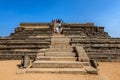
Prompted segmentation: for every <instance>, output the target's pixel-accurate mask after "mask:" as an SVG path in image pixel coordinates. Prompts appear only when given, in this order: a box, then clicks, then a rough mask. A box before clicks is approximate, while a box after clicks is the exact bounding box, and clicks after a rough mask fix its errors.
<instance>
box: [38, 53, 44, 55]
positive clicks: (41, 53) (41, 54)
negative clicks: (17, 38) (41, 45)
mask: <svg viewBox="0 0 120 80" xmlns="http://www.w3.org/2000/svg"><path fill="white" fill-rule="evenodd" d="M37 56H45V53H38V54H37Z"/></svg>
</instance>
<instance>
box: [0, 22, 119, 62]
mask: <svg viewBox="0 0 120 80" xmlns="http://www.w3.org/2000/svg"><path fill="white" fill-rule="evenodd" d="M53 34H54V33H53V28H52V26H51V23H21V24H20V26H19V27H18V28H16V29H15V32H14V33H12V34H11V35H10V36H8V37H6V38H1V39H0V59H20V57H21V55H22V54H24V53H25V54H28V55H29V56H30V57H31V58H33V57H34V58H35V56H36V55H37V54H38V53H40V52H41V50H42V49H48V48H49V49H50V50H52V48H50V47H51V46H50V45H51V38H52V35H53ZM61 34H62V35H64V36H66V37H67V38H69V39H70V44H71V47H74V48H75V47H76V46H78V47H79V48H80V47H81V49H84V50H85V52H86V53H87V55H88V57H89V58H90V59H96V60H99V61H120V38H111V37H110V36H109V35H108V33H107V32H105V31H104V27H98V26H95V25H94V24H93V23H85V24H80V23H79V24H75V23H74V24H70V23H62V32H61ZM76 49H77V48H76ZM68 50H70V49H68ZM63 51H64V50H63ZM79 52H81V51H79ZM83 53H84V51H83ZM48 54H50V52H48ZM48 54H47V55H48ZM41 55H42V54H41ZM61 55H62V54H61ZM66 55H67V53H66ZM71 55H72V54H71ZM64 56H65V54H64ZM38 59H39V58H38ZM40 59H41V58H40ZM46 59H47V57H46ZM51 59H56V58H51ZM57 59H59V58H57ZM65 59H66V60H67V58H65ZM70 59H71V60H73V59H75V57H74V58H73V57H72V58H70Z"/></svg>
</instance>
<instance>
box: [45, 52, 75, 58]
mask: <svg viewBox="0 0 120 80" xmlns="http://www.w3.org/2000/svg"><path fill="white" fill-rule="evenodd" d="M45 56H54V57H74V56H76V54H75V53H72V52H46V53H45Z"/></svg>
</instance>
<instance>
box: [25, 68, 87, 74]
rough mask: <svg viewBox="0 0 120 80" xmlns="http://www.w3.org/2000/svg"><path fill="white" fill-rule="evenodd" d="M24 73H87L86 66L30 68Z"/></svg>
mask: <svg viewBox="0 0 120 80" xmlns="http://www.w3.org/2000/svg"><path fill="white" fill-rule="evenodd" d="M24 73H67V74H87V71H86V70H85V69H84V68H30V69H27V70H26V71H25V72H24Z"/></svg>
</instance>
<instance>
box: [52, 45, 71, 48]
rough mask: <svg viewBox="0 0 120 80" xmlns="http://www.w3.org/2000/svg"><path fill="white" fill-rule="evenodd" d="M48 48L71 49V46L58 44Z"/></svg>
mask: <svg viewBox="0 0 120 80" xmlns="http://www.w3.org/2000/svg"><path fill="white" fill-rule="evenodd" d="M50 48H71V46H70V45H63V44H59V45H51V46H50Z"/></svg>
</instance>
